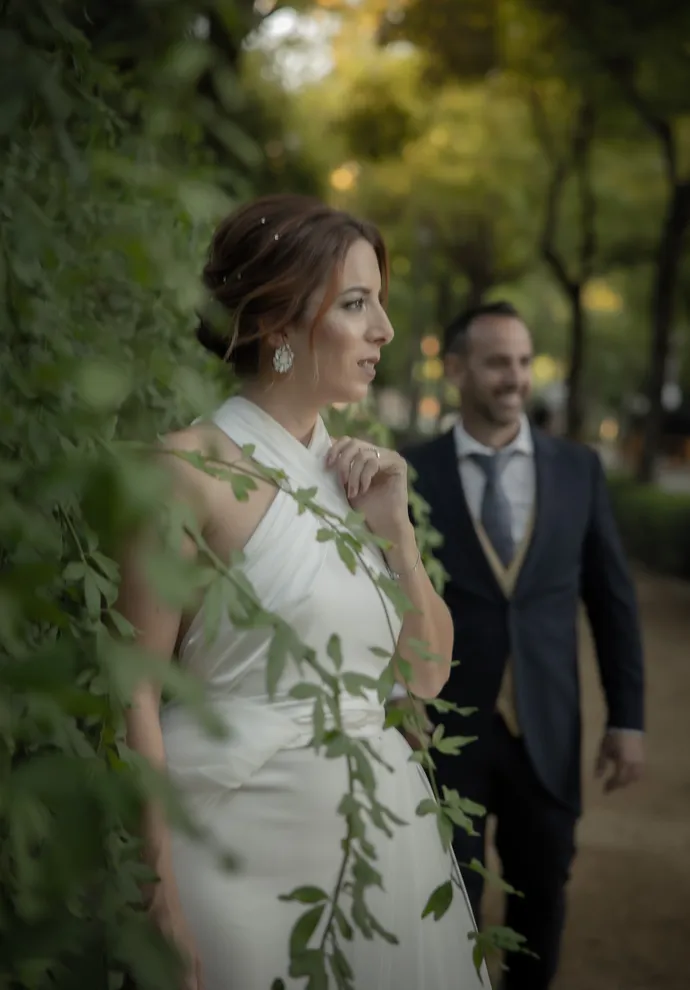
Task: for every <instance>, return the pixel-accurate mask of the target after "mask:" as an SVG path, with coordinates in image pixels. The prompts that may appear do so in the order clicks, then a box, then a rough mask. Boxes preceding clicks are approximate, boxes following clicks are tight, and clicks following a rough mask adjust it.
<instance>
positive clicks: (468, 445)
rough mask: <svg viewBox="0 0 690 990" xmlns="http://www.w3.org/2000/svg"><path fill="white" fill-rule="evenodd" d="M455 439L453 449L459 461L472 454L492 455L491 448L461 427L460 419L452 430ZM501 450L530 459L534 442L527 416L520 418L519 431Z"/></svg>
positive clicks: (492, 450)
mask: <svg viewBox="0 0 690 990" xmlns="http://www.w3.org/2000/svg"><path fill="white" fill-rule="evenodd" d="M453 434H454V437H455V449H456V452H457V456H458V459H459V460H463V459H464V458H465V457H470V456H471V455H472V454H494V453H495V451H494V449H493V448H492V447H486V446H485V445H484V444H483V443H480V442H479V441H478V440H475V439H474V437H471V436H470V434H469V433H468V432H467V430H466V429H465V427H464V426H463V425H462V419H458V421H457V423H456V424H455V426H454V428H453ZM503 450H504V451H505V452H507V453H510V454H525V455H526V456H527V457H532V455H533V454H534V441H533V440H532V431H531V429H530V425H529V420H528V419H527V416H524V415H523V416H522V417H521V418H520V430H519V432H518V435H517V436H516V437H515V439H514V440H513V441H512V442H511V443H509V444H508V446H507V447H504V448H503Z"/></svg>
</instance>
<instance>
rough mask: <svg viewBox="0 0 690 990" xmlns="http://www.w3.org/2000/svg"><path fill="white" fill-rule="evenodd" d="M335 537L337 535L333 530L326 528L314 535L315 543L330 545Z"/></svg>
mask: <svg viewBox="0 0 690 990" xmlns="http://www.w3.org/2000/svg"><path fill="white" fill-rule="evenodd" d="M337 535H338V534H337V533H336V531H335V530H334V529H327V528H323V529H319V530H318V531H317V533H316V542H317V543H331V542H332V541H333V540H335V539H336V537H337Z"/></svg>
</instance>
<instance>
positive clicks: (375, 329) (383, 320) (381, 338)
mask: <svg viewBox="0 0 690 990" xmlns="http://www.w3.org/2000/svg"><path fill="white" fill-rule="evenodd" d="M367 336H368V337H369V339H370V340H371V341H372V343H376V344H378V346H379V347H385V345H386V344H390V342H391V340H392V339H393V337H394V336H395V330H394V329H393V324H392V323H391V321H390V320H389V319H388V314H387V313H386V312H385V311H384V310H382V311H381V312H380V313H377V314H376V318H375V319H374V321H373V322H372V326H371V328H370V331H369V333H368V334H367Z"/></svg>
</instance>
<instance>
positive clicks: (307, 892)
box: [278, 886, 328, 924]
mask: <svg viewBox="0 0 690 990" xmlns="http://www.w3.org/2000/svg"><path fill="white" fill-rule="evenodd" d="M278 900H280V901H297V902H298V903H299V904H319V903H320V902H321V901H327V900H328V894H327V893H326V892H325V890H321V888H320V887H308V886H307V887H295V889H294V890H293V891H292V892H291V893H290V894H281V895H280V897H279V898H278ZM317 924H318V922H317Z"/></svg>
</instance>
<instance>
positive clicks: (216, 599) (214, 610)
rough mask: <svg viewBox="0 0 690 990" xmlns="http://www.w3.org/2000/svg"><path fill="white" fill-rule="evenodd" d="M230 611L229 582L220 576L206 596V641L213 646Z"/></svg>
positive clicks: (223, 576)
mask: <svg viewBox="0 0 690 990" xmlns="http://www.w3.org/2000/svg"><path fill="white" fill-rule="evenodd" d="M227 611H228V581H227V578H226V577H225V575H223V574H219V575H218V576H217V577H216V579H215V580H214V581H213V582H212V583H211V584H210V585H209V586H208V588H207V589H206V594H205V595H204V609H203V616H204V639H205V642H206V644H207V645H209V646H210V645H212V644H213V643H214V642H215V641H216V638H217V637H218V632H219V629H220V626H221V622H222V621H223V618H224V616H225V615H227Z"/></svg>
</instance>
